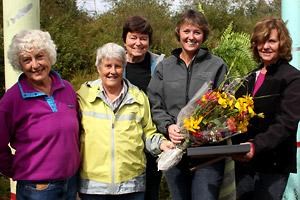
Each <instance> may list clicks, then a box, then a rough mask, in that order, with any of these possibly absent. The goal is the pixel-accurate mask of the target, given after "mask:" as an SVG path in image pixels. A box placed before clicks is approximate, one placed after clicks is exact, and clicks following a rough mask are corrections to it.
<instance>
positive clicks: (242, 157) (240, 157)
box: [232, 142, 255, 162]
mask: <svg viewBox="0 0 300 200" xmlns="http://www.w3.org/2000/svg"><path fill="white" fill-rule="evenodd" d="M241 144H250V151H249V152H248V153H246V154H242V155H240V154H236V155H233V156H232V159H233V160H237V161H241V162H249V161H250V160H251V159H252V158H253V157H254V153H255V146H254V144H253V143H252V142H245V143H241Z"/></svg>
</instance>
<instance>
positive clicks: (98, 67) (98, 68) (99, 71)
mask: <svg viewBox="0 0 300 200" xmlns="http://www.w3.org/2000/svg"><path fill="white" fill-rule="evenodd" d="M100 67H101V65H98V66H97V72H98V74H99V75H100V74H101V70H100Z"/></svg>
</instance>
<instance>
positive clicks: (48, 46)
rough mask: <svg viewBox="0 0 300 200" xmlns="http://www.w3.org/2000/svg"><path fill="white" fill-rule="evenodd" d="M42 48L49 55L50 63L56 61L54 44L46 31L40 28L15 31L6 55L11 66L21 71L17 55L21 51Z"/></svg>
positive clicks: (52, 63)
mask: <svg viewBox="0 0 300 200" xmlns="http://www.w3.org/2000/svg"><path fill="white" fill-rule="evenodd" d="M32 49H35V50H44V51H45V52H46V54H47V55H48V57H49V60H50V63H51V65H54V64H55V62H56V54H57V53H56V45H55V44H54V42H53V40H52V39H51V36H50V34H49V33H48V32H44V31H41V30H22V31H20V32H19V33H17V34H16V35H15V36H14V37H13V39H12V42H11V44H10V46H9V48H8V52H7V57H8V60H9V62H10V64H11V65H12V67H13V68H14V69H16V70H18V71H22V66H21V65H20V62H19V55H20V53H21V52H23V51H30V50H32Z"/></svg>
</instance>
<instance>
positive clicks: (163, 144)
mask: <svg viewBox="0 0 300 200" xmlns="http://www.w3.org/2000/svg"><path fill="white" fill-rule="evenodd" d="M159 148H160V150H162V151H169V150H171V149H174V148H175V145H174V143H173V142H171V141H169V140H163V141H162V142H161V144H160V147H159Z"/></svg>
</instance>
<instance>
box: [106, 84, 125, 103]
mask: <svg viewBox="0 0 300 200" xmlns="http://www.w3.org/2000/svg"><path fill="white" fill-rule="evenodd" d="M122 88H123V84H121V85H120V87H105V86H103V89H104V90H105V93H106V95H107V97H108V98H109V99H110V100H111V101H113V100H115V99H116V98H117V96H119V94H120V92H121V91H122Z"/></svg>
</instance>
